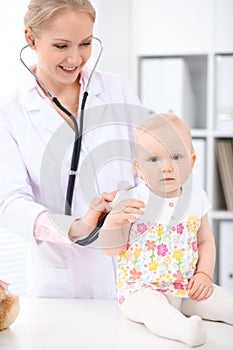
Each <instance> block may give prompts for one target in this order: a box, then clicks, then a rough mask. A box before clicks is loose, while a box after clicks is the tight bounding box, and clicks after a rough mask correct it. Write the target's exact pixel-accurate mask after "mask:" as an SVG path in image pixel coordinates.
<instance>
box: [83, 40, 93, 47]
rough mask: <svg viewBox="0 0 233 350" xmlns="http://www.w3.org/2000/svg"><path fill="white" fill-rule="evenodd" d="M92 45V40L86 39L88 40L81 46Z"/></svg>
mask: <svg viewBox="0 0 233 350" xmlns="http://www.w3.org/2000/svg"><path fill="white" fill-rule="evenodd" d="M90 45H91V41H86V42H84V43H82V44H81V46H83V47H86V46H90Z"/></svg>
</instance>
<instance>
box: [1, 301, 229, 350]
mask: <svg viewBox="0 0 233 350" xmlns="http://www.w3.org/2000/svg"><path fill="white" fill-rule="evenodd" d="M20 306H21V309H20V313H19V316H18V318H17V320H16V321H15V322H14V323H13V324H12V326H11V327H10V328H9V329H7V330H4V331H3V332H0V349H1V350H50V349H51V350H53V349H54V350H94V349H95V350H126V349H127V350H139V349H140V350H142V349H148V350H150V349H156V350H167V349H170V350H184V349H191V348H190V347H188V346H187V345H185V344H182V343H180V342H177V341H172V340H167V339H164V338H160V337H157V336H155V335H154V334H152V333H150V332H149V331H148V330H147V329H146V328H145V327H144V326H143V325H141V324H137V323H134V322H131V321H129V320H127V319H125V318H124V317H123V316H122V315H121V313H120V311H119V309H118V306H117V303H116V301H115V300H88V299H29V298H21V299H20ZM204 327H205V329H206V330H207V334H208V340H207V343H206V344H205V345H203V346H200V347H198V348H196V349H203V350H204V349H205V350H206V349H208V350H232V349H233V326H229V325H226V324H223V323H218V322H207V321H204Z"/></svg>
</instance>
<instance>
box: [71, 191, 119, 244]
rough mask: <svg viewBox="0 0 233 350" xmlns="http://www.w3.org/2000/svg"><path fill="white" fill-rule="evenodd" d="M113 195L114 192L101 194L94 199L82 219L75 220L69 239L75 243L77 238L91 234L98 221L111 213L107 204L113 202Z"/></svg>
mask: <svg viewBox="0 0 233 350" xmlns="http://www.w3.org/2000/svg"><path fill="white" fill-rule="evenodd" d="M115 195H116V191H113V192H110V193H106V192H103V193H102V194H101V195H100V196H99V197H96V198H94V199H93V200H92V202H91V204H90V207H89V208H88V210H87V212H86V214H85V215H84V217H83V218H81V219H78V220H75V221H74V222H73V224H72V225H71V228H70V231H69V238H70V239H71V240H72V241H74V242H75V241H76V240H77V239H78V238H80V237H82V236H86V235H88V234H89V233H91V232H92V231H93V229H94V228H95V227H96V226H97V225H98V223H99V222H100V220H101V219H102V218H103V217H104V216H105V215H106V214H107V213H108V212H109V211H111V209H112V208H111V206H110V203H109V202H111V201H113V199H114V197H115Z"/></svg>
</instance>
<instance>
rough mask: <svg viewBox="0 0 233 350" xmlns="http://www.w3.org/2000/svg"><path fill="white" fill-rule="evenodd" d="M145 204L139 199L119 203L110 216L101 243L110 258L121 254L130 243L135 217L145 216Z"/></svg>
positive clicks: (104, 227)
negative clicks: (129, 238) (143, 209)
mask: <svg viewBox="0 0 233 350" xmlns="http://www.w3.org/2000/svg"><path fill="white" fill-rule="evenodd" d="M143 207H144V203H143V202H142V201H140V200H137V199H129V200H123V201H121V202H119V203H118V204H117V205H116V206H115V208H114V209H113V210H112V211H111V213H110V214H109V215H108V217H107V219H106V220H105V223H104V225H103V227H102V229H101V230H100V235H99V242H100V245H101V248H102V250H103V252H104V253H105V254H106V255H108V256H114V255H118V254H120V253H121V252H122V251H123V250H124V249H125V247H126V245H127V243H128V237H129V230H130V227H131V225H132V223H133V222H135V221H137V217H136V216H135V215H140V214H143V211H142V210H141V209H142V208H143Z"/></svg>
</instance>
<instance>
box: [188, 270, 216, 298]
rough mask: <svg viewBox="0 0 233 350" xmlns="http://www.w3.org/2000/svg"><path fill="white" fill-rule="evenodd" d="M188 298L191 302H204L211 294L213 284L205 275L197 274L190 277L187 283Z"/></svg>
mask: <svg viewBox="0 0 233 350" xmlns="http://www.w3.org/2000/svg"><path fill="white" fill-rule="evenodd" d="M187 289H188V290H189V297H190V298H191V299H193V300H196V301H200V300H205V299H207V298H209V297H210V296H211V294H212V293H213V284H212V281H211V279H210V277H208V276H207V275H205V274H203V273H197V274H196V275H194V276H192V277H191V278H190V280H189V283H188V288H187Z"/></svg>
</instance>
